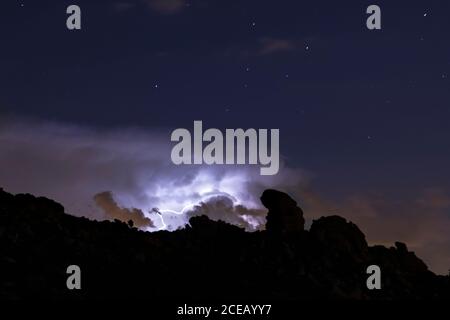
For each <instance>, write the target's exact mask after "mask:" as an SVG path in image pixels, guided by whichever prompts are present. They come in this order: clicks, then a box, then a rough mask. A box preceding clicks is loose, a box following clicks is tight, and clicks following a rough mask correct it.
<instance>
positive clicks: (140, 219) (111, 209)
mask: <svg viewBox="0 0 450 320" xmlns="http://www.w3.org/2000/svg"><path fill="white" fill-rule="evenodd" d="M94 200H95V203H96V204H97V206H98V207H100V208H101V209H102V210H103V212H104V213H105V216H106V217H108V218H110V220H114V219H118V220H120V221H123V222H128V221H129V220H131V221H133V225H134V226H136V227H137V228H154V227H155V225H154V224H153V221H152V220H151V219H149V218H147V217H146V216H145V215H144V213H143V212H142V210H139V209H136V208H131V209H128V208H121V207H120V206H119V205H118V204H117V202H116V201H115V200H114V198H113V195H112V192H110V191H105V192H101V193H98V194H96V195H95V196H94Z"/></svg>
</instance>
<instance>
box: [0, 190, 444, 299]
mask: <svg viewBox="0 0 450 320" xmlns="http://www.w3.org/2000/svg"><path fill="white" fill-rule="evenodd" d="M261 200H262V203H263V204H264V206H266V207H267V208H268V215H267V225H266V230H264V231H257V232H251V233H250V232H245V231H244V230H243V229H241V228H239V227H236V226H233V225H230V224H227V223H224V222H221V221H218V222H217V221H212V220H210V219H208V218H207V217H206V216H199V217H193V218H191V219H190V221H189V222H190V223H189V224H190V225H189V226H187V227H186V228H185V229H181V230H177V231H173V232H168V231H159V232H153V233H150V232H144V231H141V230H138V229H137V228H135V227H133V224H132V223H129V224H128V223H125V222H121V221H118V220H115V221H91V220H88V219H87V218H80V217H74V216H71V215H69V214H66V213H65V212H64V207H63V206H62V205H60V204H58V203H56V202H54V201H52V200H49V199H47V198H43V197H34V196H32V195H29V194H17V195H12V194H9V193H7V192H5V191H3V190H2V189H0V244H1V248H2V249H1V252H0V269H1V270H2V275H3V276H2V277H0V299H24V298H25V299H27V298H36V297H38V298H40V299H47V298H48V299H75V300H78V299H111V298H114V299H151V298H155V299H157V298H160V299H166V298H172V299H175V298H187V297H189V299H239V298H242V299H245V298H251V299H278V300H297V299H357V300H373V299H375V300H393V299H448V298H450V281H449V277H448V276H438V275H435V274H434V273H433V272H431V271H429V270H428V268H427V266H426V265H425V263H424V262H423V261H422V260H420V259H419V258H418V257H417V256H416V255H415V254H414V253H413V252H410V251H409V250H408V248H407V246H406V245H405V244H403V243H399V242H397V243H395V246H394V247H390V248H386V247H383V246H369V245H368V244H367V242H366V239H365V236H364V234H363V233H362V232H361V231H360V229H359V228H358V227H357V226H356V225H355V224H353V223H351V222H348V221H346V220H345V219H344V218H342V217H339V216H328V217H322V218H320V219H318V220H315V221H313V223H312V225H311V228H310V230H309V231H308V230H304V218H303V212H302V210H301V209H300V208H299V207H298V206H297V203H296V202H295V200H293V199H292V198H291V197H289V195H287V194H285V193H283V192H280V191H276V190H266V191H265V192H264V193H263V195H262V197H261ZM69 265H78V266H79V267H80V268H81V274H82V289H81V290H68V289H67V287H66V280H67V277H68V274H67V273H66V269H67V267H68V266H69ZM370 265H377V266H379V267H380V269H381V285H382V287H381V289H380V290H369V289H368V288H367V285H366V281H367V278H368V277H369V275H368V274H367V273H366V270H367V267H368V266H370Z"/></svg>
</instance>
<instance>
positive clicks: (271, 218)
mask: <svg viewBox="0 0 450 320" xmlns="http://www.w3.org/2000/svg"><path fill="white" fill-rule="evenodd" d="M261 202H262V204H263V205H264V206H265V207H266V208H267V209H269V212H268V213H267V218H266V219H267V223H266V230H267V232H269V233H271V234H275V235H289V234H293V233H298V232H301V231H303V229H304V227H305V219H304V218H303V211H302V209H301V208H300V207H298V206H297V202H296V201H295V200H294V199H292V198H291V197H290V196H289V195H288V194H286V193H284V192H281V191H277V190H272V189H268V190H265V191H264V192H263V194H262V196H261Z"/></svg>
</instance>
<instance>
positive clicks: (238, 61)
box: [0, 0, 450, 196]
mask: <svg viewBox="0 0 450 320" xmlns="http://www.w3.org/2000/svg"><path fill="white" fill-rule="evenodd" d="M161 1H162V0H135V1H133V0H117V1H93V0H89V1H86V0H84V1H81V0H79V1H61V0H58V1H56V0H54V1H31V0H23V1H19V0H3V1H2V3H1V5H0V7H1V10H0V26H1V27H0V35H1V45H0V70H1V72H0V112H1V114H3V115H14V116H19V117H36V118H40V119H45V120H53V121H62V122H69V123H75V124H81V125H89V126H93V127H108V128H121V127H129V126H139V127H143V128H154V127H158V128H164V129H167V130H173V129H175V128H178V127H188V128H191V126H192V123H193V120H203V122H204V125H205V126H206V127H219V128H237V127H243V128H249V127H252V128H280V135H281V153H282V154H283V155H285V156H286V157H287V161H288V163H289V165H290V166H294V167H301V168H304V169H306V170H308V171H310V172H312V173H313V175H314V176H315V183H316V185H317V188H319V189H324V190H328V191H330V192H331V193H333V192H334V193H335V194H336V195H339V193H340V192H341V191H345V190H361V189H363V190H366V191H371V190H374V191H379V190H383V191H384V192H386V191H387V192H388V193H389V192H393V193H395V194H396V196H400V194H402V195H404V194H408V193H409V191H411V192H416V191H417V190H419V189H424V188H436V187H437V188H449V187H450V167H449V166H448V163H450V148H449V147H448V144H449V141H450V126H449V122H450V90H449V89H450V41H449V39H450V38H449V31H450V19H449V12H450V2H449V1H444V0H442V1H425V0H423V1H417V0H413V1H376V2H372V1H345V2H344V1H320V0H319V1H317V0H316V1H298V0H297V1H264V0H257V1H242V0H241V1H230V0H228V1H212V0H186V1H181V0H166V2H161ZM374 3H375V4H378V5H379V6H380V7H381V10H382V30H379V31H369V30H368V29H367V28H366V26H365V21H366V18H367V14H366V13H365V11H366V8H367V6H368V5H370V4H374ZM70 4H77V5H79V6H80V7H81V10H82V30H80V31H69V30H67V29H66V18H67V15H66V13H65V11H66V7H67V6H68V5H70Z"/></svg>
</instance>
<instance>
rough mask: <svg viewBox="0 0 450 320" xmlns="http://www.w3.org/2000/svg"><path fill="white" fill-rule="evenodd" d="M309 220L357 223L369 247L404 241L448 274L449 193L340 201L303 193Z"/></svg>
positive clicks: (358, 196)
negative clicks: (335, 218)
mask: <svg viewBox="0 0 450 320" xmlns="http://www.w3.org/2000/svg"><path fill="white" fill-rule="evenodd" d="M297 199H298V200H301V202H302V203H301V205H302V206H303V207H304V209H305V213H306V216H307V218H308V219H309V220H312V219H315V218H318V217H320V216H324V215H332V214H337V215H340V216H343V217H345V218H347V219H349V220H351V221H353V222H354V223H356V224H357V225H358V226H359V227H360V228H361V230H362V231H363V232H364V234H365V235H366V237H367V240H368V242H369V243H370V244H382V245H385V246H392V245H393V244H394V242H395V241H401V242H405V243H407V245H408V248H409V249H410V250H412V251H414V252H416V253H417V255H418V256H419V257H420V258H422V259H423V260H424V261H425V262H426V263H427V265H429V266H430V268H431V269H432V270H433V271H435V272H437V273H441V274H446V273H447V272H448V269H449V267H450V255H449V254H448V253H449V252H450V234H449V233H448V230H450V212H449V208H450V202H449V200H450V192H449V190H442V189H438V188H436V189H431V190H430V189H427V190H422V191H418V193H417V195H416V196H415V198H413V199H411V198H408V199H403V198H400V197H398V198H396V197H393V196H392V195H390V196H389V195H386V194H383V193H381V194H378V195H370V194H364V193H362V192H359V193H356V194H349V195H347V196H346V197H344V198H342V199H339V200H330V199H327V198H326V197H324V196H323V195H320V194H316V193H314V192H312V191H310V190H309V191H308V190H306V191H305V190H304V191H303V192H301V196H300V194H299V195H298V198H297Z"/></svg>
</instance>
